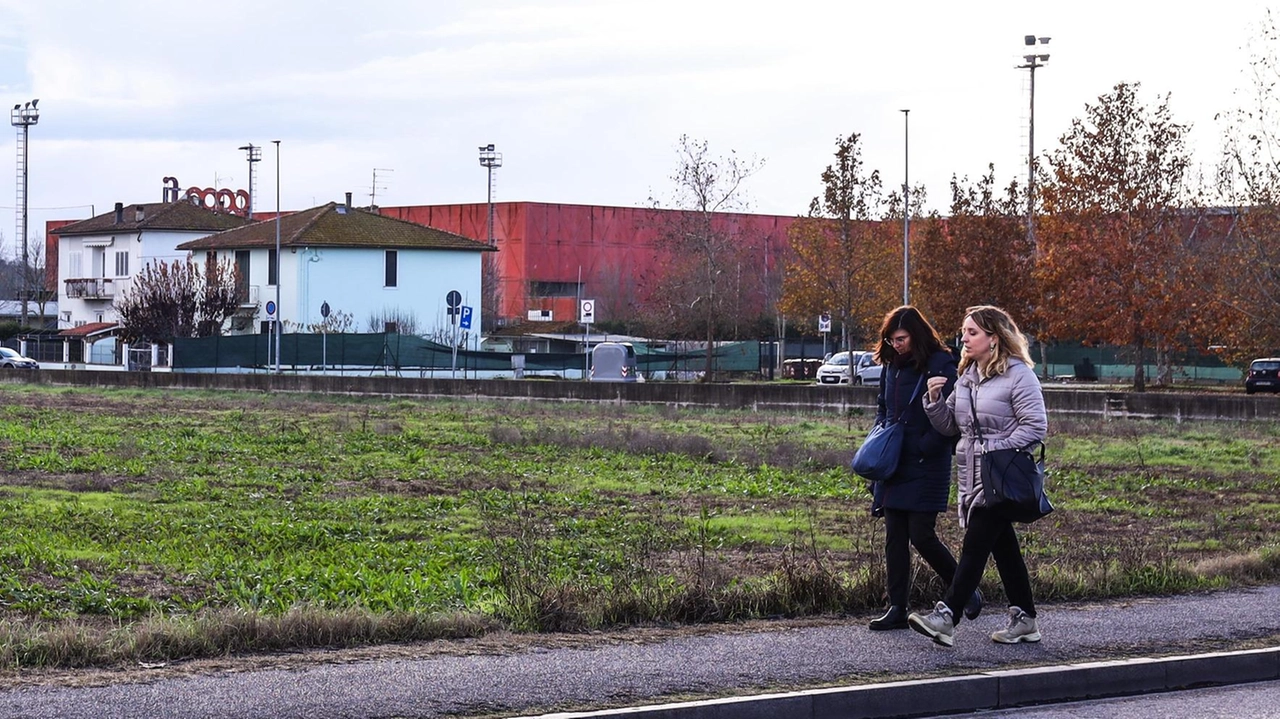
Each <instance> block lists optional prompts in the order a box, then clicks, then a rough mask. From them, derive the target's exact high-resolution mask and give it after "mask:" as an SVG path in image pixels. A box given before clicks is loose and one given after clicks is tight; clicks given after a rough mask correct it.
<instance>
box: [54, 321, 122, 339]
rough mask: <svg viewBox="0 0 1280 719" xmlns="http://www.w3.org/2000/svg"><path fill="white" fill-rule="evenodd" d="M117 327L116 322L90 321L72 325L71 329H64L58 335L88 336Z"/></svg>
mask: <svg viewBox="0 0 1280 719" xmlns="http://www.w3.org/2000/svg"><path fill="white" fill-rule="evenodd" d="M115 327H116V323H115V322H90V323H88V324H83V325H80V326H79V327H72V328H71V329H65V330H62V331H61V332H59V333H58V336H60V337H88V336H90V335H95V334H99V333H101V332H105V331H107V330H111V329H115Z"/></svg>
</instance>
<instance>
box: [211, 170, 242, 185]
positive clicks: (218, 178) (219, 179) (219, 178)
mask: <svg viewBox="0 0 1280 719" xmlns="http://www.w3.org/2000/svg"><path fill="white" fill-rule="evenodd" d="M235 179H236V178H234V177H232V176H231V175H219V174H218V171H217V170H214V171H213V189H215V190H216V189H218V187H219V186H220V185H221V183H223V182H231V181H233V180H235Z"/></svg>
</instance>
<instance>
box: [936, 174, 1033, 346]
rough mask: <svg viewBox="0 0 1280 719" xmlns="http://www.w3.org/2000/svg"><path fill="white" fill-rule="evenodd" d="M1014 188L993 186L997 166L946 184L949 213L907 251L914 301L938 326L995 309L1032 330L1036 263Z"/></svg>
mask: <svg viewBox="0 0 1280 719" xmlns="http://www.w3.org/2000/svg"><path fill="white" fill-rule="evenodd" d="M1023 197H1024V195H1022V194H1021V193H1020V192H1019V189H1018V183H1017V182H1016V181H1015V182H1010V183H1009V185H1007V186H1006V187H1004V188H1003V190H1000V189H999V188H997V187H996V180H995V166H994V165H988V166H987V174H985V175H983V176H982V177H981V178H980V179H979V180H978V181H977V182H974V183H970V182H969V180H968V178H967V177H966V178H964V179H956V178H954V177H953V178H952V180H951V215H950V216H949V217H947V218H946V219H943V218H940V217H937V216H936V215H935V216H933V217H930V218H929V220H928V221H927V222H926V223H925V227H924V231H923V232H921V233H920V235H919V236H918V237H917V238H916V241H915V246H914V249H913V250H912V252H911V256H912V264H913V265H914V267H915V279H916V284H917V288H918V289H917V291H916V293H915V295H916V296H917V297H919V298H920V299H919V300H918V301H917V302H916V304H917V305H919V306H920V307H921V309H923V310H925V311H926V312H927V313H928V314H929V316H930V317H932V318H933V319H934V322H935V324H936V325H937V326H938V327H940V328H946V329H951V328H956V327H959V326H960V323H961V321H963V319H964V310H965V308H967V307H971V306H973V305H984V304H987V305H996V306H998V307H1003V308H1004V309H1006V310H1008V311H1009V312H1010V313H1011V314H1012V315H1013V316H1014V317H1016V318H1018V322H1019V323H1020V324H1022V325H1026V326H1027V327H1030V326H1031V324H1032V322H1031V318H1032V308H1033V307H1034V302H1035V290H1036V287H1035V284H1034V283H1032V282H1029V281H1027V280H1026V278H1028V277H1030V276H1031V273H1032V269H1033V268H1034V265H1035V253H1034V252H1033V251H1032V248H1031V244H1030V240H1029V239H1028V238H1027V230H1026V222H1025V217H1024V215H1023V214H1022V207H1024V206H1025V200H1023Z"/></svg>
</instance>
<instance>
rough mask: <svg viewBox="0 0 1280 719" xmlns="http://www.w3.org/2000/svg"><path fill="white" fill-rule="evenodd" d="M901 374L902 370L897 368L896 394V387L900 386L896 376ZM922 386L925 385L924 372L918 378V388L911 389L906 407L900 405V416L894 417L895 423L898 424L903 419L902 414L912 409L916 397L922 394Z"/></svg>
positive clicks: (895, 374) (894, 383)
mask: <svg viewBox="0 0 1280 719" xmlns="http://www.w3.org/2000/svg"><path fill="white" fill-rule="evenodd" d="M885 374H886V375H887V374H888V372H886V373H885ZM901 376H902V370H897V371H896V372H895V373H894V377H895V379H894V382H893V385H894V389H895V392H894V393H895V394H897V392H896V389H897V386H898V381H897V379H896V378H897V377H901ZM922 386H924V375H923V374H922V375H920V379H918V380H916V388H915V389H914V390H912V391H911V399H908V400H907V404H906V406H905V407H899V408H898V416H897V417H894V418H893V424H897V423H898V422H901V421H902V415H904V414H906V413H907V410H909V409H911V403H912V402H915V401H916V397H918V396H919V395H920V388H921V387H922ZM886 389H887V388H886ZM886 419H887V417H886Z"/></svg>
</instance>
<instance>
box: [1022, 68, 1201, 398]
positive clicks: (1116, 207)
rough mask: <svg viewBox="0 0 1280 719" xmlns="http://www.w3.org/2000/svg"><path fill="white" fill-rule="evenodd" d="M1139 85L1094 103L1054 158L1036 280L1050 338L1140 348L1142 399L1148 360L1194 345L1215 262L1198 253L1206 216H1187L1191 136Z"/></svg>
mask: <svg viewBox="0 0 1280 719" xmlns="http://www.w3.org/2000/svg"><path fill="white" fill-rule="evenodd" d="M1139 87H1140V86H1139V85H1138V84H1137V83H1134V84H1129V83H1120V84H1118V85H1116V86H1115V87H1114V88H1113V89H1112V91H1111V92H1110V93H1109V94H1106V95H1102V96H1101V97H1099V98H1098V102H1097V104H1092V105H1086V106H1085V116H1084V117H1083V118H1076V119H1075V120H1073V121H1072V123H1071V129H1070V130H1069V131H1068V132H1067V133H1066V134H1065V135H1063V137H1062V139H1061V146H1060V147H1059V148H1058V149H1057V150H1055V151H1054V152H1053V153H1051V154H1050V156H1049V160H1048V170H1049V172H1048V177H1046V178H1045V180H1044V182H1043V183H1042V184H1041V193H1042V194H1041V199H1042V200H1043V207H1044V213H1043V215H1042V216H1041V219H1040V223H1039V224H1038V232H1037V235H1038V236H1039V240H1040V246H1039V247H1038V248H1037V250H1038V253H1039V262H1038V272H1037V274H1038V277H1039V279H1040V283H1041V285H1040V290H1041V294H1042V305H1041V317H1042V319H1043V321H1044V322H1045V326H1046V329H1047V330H1048V331H1049V332H1050V333H1051V334H1052V335H1053V336H1055V337H1058V338H1074V339H1080V340H1095V341H1100V342H1105V343H1108V344H1116V345H1126V346H1129V347H1131V348H1133V350H1134V352H1135V355H1134V358H1133V359H1134V376H1133V386H1134V389H1135V390H1137V391H1139V392H1141V391H1144V390H1145V389H1146V371H1145V365H1146V361H1147V359H1148V352H1149V351H1150V350H1153V349H1154V350H1155V351H1156V353H1157V356H1158V355H1160V354H1162V353H1168V352H1171V351H1174V350H1178V349H1185V348H1188V347H1190V346H1192V345H1194V344H1195V343H1196V341H1197V337H1196V330H1197V329H1198V328H1199V326H1200V325H1201V323H1202V322H1206V321H1207V320H1208V315H1209V314H1210V312H1211V311H1212V308H1211V307H1210V306H1209V305H1210V304H1211V303H1208V302H1205V301H1204V293H1205V289H1206V288H1208V287H1211V286H1213V280H1212V277H1211V273H1212V271H1213V266H1214V263H1213V262H1212V259H1211V258H1209V257H1206V256H1205V253H1206V252H1207V251H1210V250H1211V248H1208V247H1202V246H1199V245H1197V244H1196V238H1195V233H1194V232H1193V230H1194V227H1195V219H1196V215H1197V213H1196V212H1194V211H1188V210H1184V209H1183V208H1182V204H1183V202H1184V200H1185V185H1184V179H1185V176H1186V172H1187V168H1188V166H1189V164H1190V155H1189V153H1188V151H1187V149H1186V145H1185V136H1186V133H1187V129H1188V128H1187V126H1185V125H1181V124H1178V123H1177V122H1175V121H1174V119H1173V115H1172V112H1171V111H1170V109H1169V99H1168V96H1167V95H1166V96H1165V97H1164V98H1163V99H1161V100H1160V102H1159V103H1158V104H1157V105H1156V106H1154V107H1150V108H1149V107H1146V106H1144V105H1142V104H1141V103H1140V102H1139V99H1138V90H1139Z"/></svg>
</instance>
